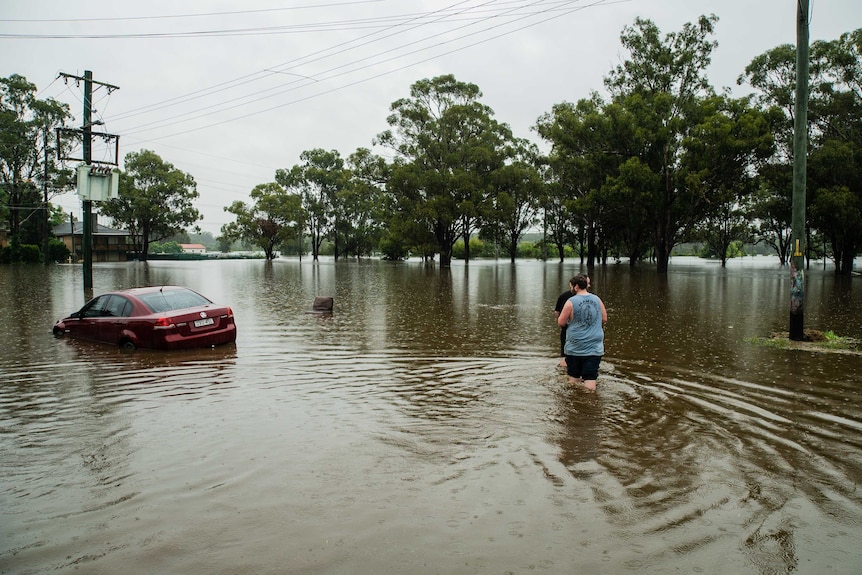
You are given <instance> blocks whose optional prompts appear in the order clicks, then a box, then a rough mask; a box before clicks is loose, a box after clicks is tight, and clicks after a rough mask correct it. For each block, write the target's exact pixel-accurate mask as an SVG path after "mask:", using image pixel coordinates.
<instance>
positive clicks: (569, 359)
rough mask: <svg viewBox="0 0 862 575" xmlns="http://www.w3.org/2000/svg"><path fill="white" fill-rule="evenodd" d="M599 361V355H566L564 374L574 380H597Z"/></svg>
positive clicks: (600, 358)
mask: <svg viewBox="0 0 862 575" xmlns="http://www.w3.org/2000/svg"><path fill="white" fill-rule="evenodd" d="M601 361H602V356H600V355H567V356H566V373H567V374H569V377H574V378H575V379H584V380H593V379H598V377H599V363H600V362H601Z"/></svg>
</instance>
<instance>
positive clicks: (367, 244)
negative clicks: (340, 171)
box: [338, 148, 391, 258]
mask: <svg viewBox="0 0 862 575" xmlns="http://www.w3.org/2000/svg"><path fill="white" fill-rule="evenodd" d="M347 173H348V179H347V182H346V185H345V187H344V189H343V190H342V191H341V192H340V193H339V195H338V203H339V204H340V205H342V206H343V213H344V216H345V217H344V237H345V238H346V246H345V253H350V252H352V253H353V254H354V255H356V257H357V258H358V257H360V256H363V255H371V253H372V252H373V251H374V250H376V249H377V246H378V245H379V243H380V240H381V238H382V237H383V234H384V231H385V224H386V219H387V215H388V214H389V213H390V208H391V206H390V205H389V204H390V201H389V199H388V197H387V196H386V195H385V194H384V187H385V185H386V181H387V173H388V165H387V163H386V161H385V159H384V158H382V157H380V156H378V155H375V154H372V153H371V150H369V149H367V148H359V149H357V150H356V151H355V152H354V153H353V154H351V155H350V156H349V157H348V159H347Z"/></svg>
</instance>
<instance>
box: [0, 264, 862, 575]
mask: <svg viewBox="0 0 862 575" xmlns="http://www.w3.org/2000/svg"><path fill="white" fill-rule="evenodd" d="M579 269H580V266H579V264H578V262H576V261H573V262H566V263H564V264H560V263H558V262H548V263H542V262H534V261H524V262H518V263H517V264H515V265H512V264H510V263H508V262H503V261H500V262H471V263H470V264H469V266H465V265H464V264H463V262H456V264H455V265H454V266H453V267H452V269H450V270H442V271H441V270H440V269H438V268H436V267H433V266H431V267H428V266H426V265H425V264H423V263H421V262H402V263H390V262H382V261H361V262H356V261H347V262H345V261H342V262H338V263H335V262H332V261H322V262H320V263H317V264H315V263H313V262H311V261H310V260H307V259H304V260H302V261H301V262H300V261H298V260H295V259H283V260H278V261H275V262H272V263H270V264H267V263H266V262H264V261H261V260H254V261H251V260H232V261H193V262H150V263H123V264H95V265H94V267H93V277H94V286H95V289H94V291H95V293H96V294H98V293H102V292H104V291H107V290H109V289H113V288H122V287H131V286H135V285H145V284H149V285H154V284H162V283H166V284H180V285H187V286H189V287H191V288H193V289H196V290H198V291H201V292H202V293H204V294H205V295H207V296H209V297H210V298H211V299H214V300H216V301H219V302H223V303H227V304H229V305H231V306H232V307H233V309H234V312H235V315H236V322H237V326H238V339H237V342H236V344H235V345H232V346H228V347H220V348H215V349H206V350H201V351H191V352H175V353H161V352H159V353H156V352H147V351H138V352H134V353H124V352H121V351H120V350H118V349H114V348H113V347H112V346H103V345H98V344H89V343H82V342H75V341H68V340H64V339H54V338H53V337H52V336H51V326H52V324H53V322H54V321H55V320H56V319H58V318H59V317H61V316H63V315H65V314H67V313H68V312H71V311H73V310H75V309H77V308H78V307H79V306H80V305H81V304H82V303H83V301H84V291H83V289H82V270H81V268H80V266H67V265H57V266H50V267H47V268H45V267H41V266H23V267H22V266H11V267H10V266H0V294H2V297H0V317H2V318H3V320H2V322H0V346H2V348H0V573H15V574H30V573H48V572H50V573H60V574H63V573H87V574H97V575H98V574H111V575H115V574H117V573H122V574H123V575H135V574H142V575H143V574H147V575H150V574H153V573H165V574H167V573H178V574H179V573H182V574H184V575H197V574H200V575H214V574H261V573H301V574H316V573H326V574H330V573H351V574H365V573H368V574H380V573H410V574H431V573H439V574H461V573H463V574H486V573H492V574H509V573H536V572H539V573H632V574H640V573H732V574H735V575H739V574H743V575H744V574H789V573H811V574H818V575H819V574H822V573H847V574H857V573H860V572H862V551H860V541H862V490H860V488H859V485H858V484H859V482H860V479H862V403H860V394H862V357H859V356H854V355H847V354H835V353H833V354H824V353H813V352H808V351H792V350H782V349H776V348H774V347H769V346H763V345H754V344H753V343H751V342H750V338H754V337H759V336H768V335H769V334H770V333H771V332H772V331H782V330H784V331H786V330H787V323H788V317H789V311H788V310H789V297H790V296H789V285H790V280H789V271H788V270H787V268H781V267H779V266H778V265H777V264H776V260H774V259H772V258H760V257H754V258H751V257H749V258H745V259H741V260H733V261H731V262H730V263H729V265H728V268H727V269H722V268H721V267H719V266H718V265H717V264H714V263H707V262H701V261H699V260H689V259H684V258H682V259H674V260H672V262H671V271H670V274H668V275H667V276H664V277H663V276H659V275H657V274H656V273H655V271H654V269H652V268H650V267H649V266H648V265H646V266H643V267H642V268H641V269H639V270H634V271H632V270H630V269H629V268H628V266H626V265H608V266H607V267H597V268H596V269H595V270H594V271H593V274H592V278H593V288H594V290H593V291H594V292H595V293H597V294H598V295H599V296H601V297H602V298H603V300H604V301H605V304H606V307H607V309H608V314H609V318H610V320H609V323H608V325H607V329H606V356H605V358H604V360H603V362H602V367H601V372H600V376H599V387H598V390H597V392H595V393H589V392H586V391H584V390H581V389H576V388H571V387H569V386H568V385H567V383H566V378H565V376H564V375H563V374H562V373H560V371H558V370H557V368H556V364H557V360H558V358H557V353H558V350H559V347H558V346H559V339H558V335H559V331H558V328H557V327H556V324H555V323H554V319H553V313H552V310H553V306H554V303H555V300H556V298H557V296H558V295H559V293H560V292H561V291H562V290H563V289H564V288H565V287H566V285H567V280H568V278H569V277H570V276H571V275H573V274H574V273H575V272H577V271H578V270H579ZM315 296H333V297H334V298H335V312H334V313H333V314H332V316H325V315H316V314H311V313H308V312H309V311H310V310H311V305H312V302H313V300H314V297H315ZM805 325H806V327H810V328H817V329H822V330H827V329H831V330H834V331H835V332H836V333H837V334H839V335H845V336H851V337H856V338H860V337H862V279H860V278H858V277H856V278H846V279H836V278H835V277H834V276H833V274H832V271H831V269H830V270H827V271H823V270H821V269H817V266H816V265H815V266H813V269H811V270H809V271H808V272H807V286H806V303H805Z"/></svg>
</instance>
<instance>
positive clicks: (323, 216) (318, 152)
mask: <svg viewBox="0 0 862 575" xmlns="http://www.w3.org/2000/svg"><path fill="white" fill-rule="evenodd" d="M300 159H301V160H303V162H304V163H303V164H297V165H295V166H293V167H292V168H291V169H289V170H283V169H279V170H277V171H276V172H275V181H276V182H278V183H279V184H280V185H282V186H284V188H285V189H286V190H287V191H288V192H291V193H293V194H297V195H299V197H300V198H301V199H302V209H303V211H304V215H305V224H306V226H307V227H308V233H309V234H310V235H311V255H312V258H313V259H315V260H317V259H318V257H319V256H320V245H321V244H322V243H323V240H324V239H326V238H327V237H331V238H332V240H333V243H334V244H335V254H336V257H337V256H338V254H339V253H340V252H341V241H340V240H341V237H340V236H339V234H338V232H339V230H340V227H341V226H340V223H339V219H340V218H341V217H343V214H342V213H341V207H340V206H339V204H338V195H339V193H341V191H342V190H343V189H344V187H345V185H346V183H347V172H346V171H345V169H344V160H343V159H342V158H341V155H340V154H339V153H338V151H337V150H329V151H327V150H322V149H319V148H317V149H314V150H308V151H305V152H302V154H301V155H300Z"/></svg>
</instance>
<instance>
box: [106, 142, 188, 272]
mask: <svg viewBox="0 0 862 575" xmlns="http://www.w3.org/2000/svg"><path fill="white" fill-rule="evenodd" d="M124 168H125V170H124V171H123V173H121V174H120V189H119V197H117V198H114V199H111V200H108V201H107V202H101V203H100V204H99V207H98V210H99V212H100V213H101V214H103V215H105V216H108V217H110V218H112V219H113V220H114V223H115V224H117V225H119V226H122V227H124V228H125V229H126V230H128V231H129V235H130V236H131V239H132V243H133V244H134V245H135V248H136V250H137V252H138V257H139V258H140V259H141V260H142V261H146V260H147V254H148V252H149V245H150V242H156V241H160V240H163V239H165V238H168V237H170V236H172V235H174V234H177V233H180V232H182V231H184V230H185V228H186V227H187V226H191V225H193V224H195V223H196V222H197V221H198V220H200V219H201V215H200V212H198V210H197V209H196V208H195V207H194V200H195V199H196V198H197V197H198V196H199V195H200V194H199V193H198V191H197V184H196V183H195V180H194V178H193V177H192V176H191V174H187V173H185V172H183V171H181V170H179V169H177V168H175V167H174V165H173V164H171V163H169V162H166V161H164V160H163V159H162V158H161V157H160V156H159V155H158V154H156V153H155V152H153V151H150V150H141V151H140V152H129V153H128V154H126V157H125V160H124Z"/></svg>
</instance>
